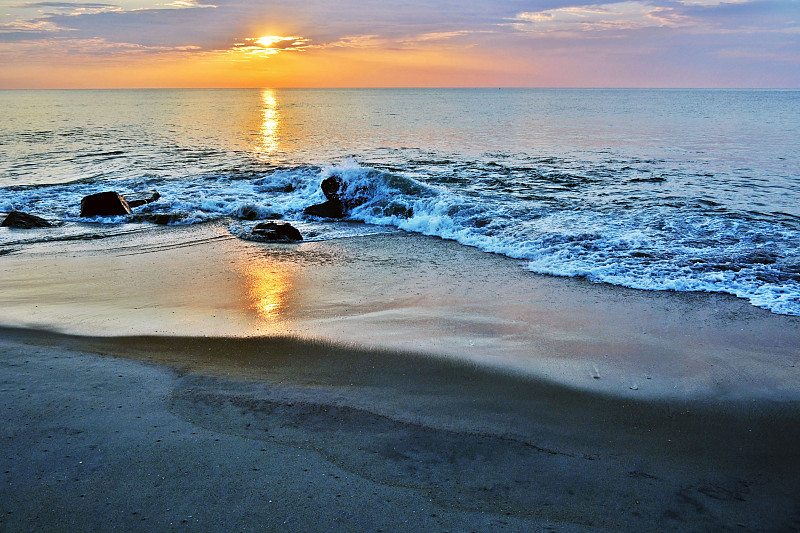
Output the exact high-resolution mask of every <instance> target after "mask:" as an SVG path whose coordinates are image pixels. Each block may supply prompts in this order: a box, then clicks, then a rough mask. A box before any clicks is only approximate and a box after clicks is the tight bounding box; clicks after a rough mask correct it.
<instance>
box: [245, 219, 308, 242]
mask: <svg viewBox="0 0 800 533" xmlns="http://www.w3.org/2000/svg"><path fill="white" fill-rule="evenodd" d="M252 236H253V237H255V238H256V239H257V240H263V241H268V242H297V241H302V240H303V236H302V235H301V234H300V231H299V230H298V229H297V228H295V227H294V226H292V225H291V224H288V223H286V222H262V223H261V224H256V225H255V227H254V228H253V231H252Z"/></svg>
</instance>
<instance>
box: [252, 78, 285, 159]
mask: <svg viewBox="0 0 800 533" xmlns="http://www.w3.org/2000/svg"><path fill="white" fill-rule="evenodd" d="M261 102H262V110H261V127H260V134H261V135H260V138H259V141H260V142H259V145H258V146H257V147H256V151H257V152H258V153H259V154H262V155H270V154H273V153H275V152H276V151H277V150H278V148H279V146H280V134H279V133H280V131H279V130H280V125H281V116H280V112H279V111H278V100H277V98H275V91H273V90H272V89H264V90H263V91H262V92H261Z"/></svg>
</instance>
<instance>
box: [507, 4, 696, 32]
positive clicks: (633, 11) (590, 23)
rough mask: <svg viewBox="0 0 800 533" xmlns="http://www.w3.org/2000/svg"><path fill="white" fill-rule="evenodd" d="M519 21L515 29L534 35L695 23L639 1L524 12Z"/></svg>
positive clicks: (665, 7)
mask: <svg viewBox="0 0 800 533" xmlns="http://www.w3.org/2000/svg"><path fill="white" fill-rule="evenodd" d="M516 21H517V22H516V23H515V24H514V27H515V28H516V29H518V30H521V31H525V32H531V33H555V32H603V31H610V30H616V31H620V30H637V29H642V28H663V27H679V26H686V25H689V24H691V22H692V21H691V19H690V18H689V17H687V16H685V15H683V14H681V13H680V12H678V11H677V10H676V9H674V8H672V7H668V6H654V5H652V4H650V3H648V2H640V1H629V2H615V3H609V4H591V5H583V6H570V7H562V8H557V9H549V10H544V11H534V12H524V13H520V14H518V15H517V16H516Z"/></svg>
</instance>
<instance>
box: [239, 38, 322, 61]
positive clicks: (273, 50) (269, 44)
mask: <svg viewBox="0 0 800 533" xmlns="http://www.w3.org/2000/svg"><path fill="white" fill-rule="evenodd" d="M309 46H310V43H309V40H308V39H306V38H305V37H283V36H280V35H268V36H264V37H247V38H245V39H244V40H243V41H242V42H238V43H234V44H233V46H232V47H231V48H230V49H229V50H228V52H231V53H234V54H247V55H258V56H270V55H275V54H278V53H280V52H302V51H304V50H306V49H308V47H309Z"/></svg>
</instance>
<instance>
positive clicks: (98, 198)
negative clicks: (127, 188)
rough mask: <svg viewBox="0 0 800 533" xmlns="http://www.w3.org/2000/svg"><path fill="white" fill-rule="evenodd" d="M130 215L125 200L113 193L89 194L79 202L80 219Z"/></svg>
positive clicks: (128, 206) (129, 208)
mask: <svg viewBox="0 0 800 533" xmlns="http://www.w3.org/2000/svg"><path fill="white" fill-rule="evenodd" d="M131 213H132V212H131V207H130V205H129V204H128V202H127V200H125V198H124V197H123V196H122V195H121V194H119V193H117V192H114V191H107V192H100V193H97V194H90V195H89V196H86V197H84V198H83V200H81V216H82V217H97V216H99V217H115V216H119V215H130V214H131Z"/></svg>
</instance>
